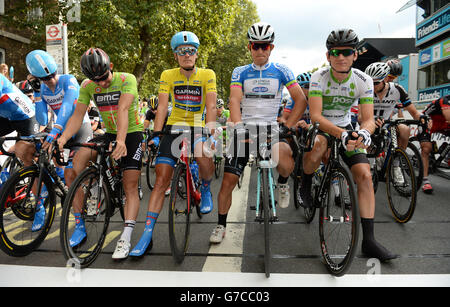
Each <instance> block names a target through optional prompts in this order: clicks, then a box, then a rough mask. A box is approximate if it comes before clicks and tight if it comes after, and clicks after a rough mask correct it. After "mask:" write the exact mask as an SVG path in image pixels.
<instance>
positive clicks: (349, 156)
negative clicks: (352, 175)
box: [318, 125, 370, 169]
mask: <svg viewBox="0 0 450 307" xmlns="http://www.w3.org/2000/svg"><path fill="white" fill-rule="evenodd" d="M341 128H342V129H345V130H347V131H350V130H353V127H352V125H348V126H346V127H341ZM318 134H319V135H322V136H323V137H325V138H326V139H327V142H328V147H330V144H331V137H330V135H329V134H328V133H325V132H323V131H321V130H319V133H318ZM339 154H340V156H341V158H342V160H344V162H345V164H347V166H348V167H349V168H350V169H351V168H352V167H353V165H355V164H358V163H365V164H370V163H369V159H368V158H367V151H366V150H365V149H356V150H353V151H346V150H345V149H344V147H342V146H341V147H340V149H339Z"/></svg>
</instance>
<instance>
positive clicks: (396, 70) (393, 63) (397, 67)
mask: <svg viewBox="0 0 450 307" xmlns="http://www.w3.org/2000/svg"><path fill="white" fill-rule="evenodd" d="M387 64H388V65H389V68H390V69H391V71H390V74H391V75H393V76H396V77H398V76H400V75H401V74H402V72H403V66H402V64H401V63H400V62H399V61H398V60H389V61H387Z"/></svg>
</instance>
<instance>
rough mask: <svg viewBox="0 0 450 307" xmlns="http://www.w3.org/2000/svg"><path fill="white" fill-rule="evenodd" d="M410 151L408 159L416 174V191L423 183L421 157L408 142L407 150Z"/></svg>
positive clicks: (416, 149)
mask: <svg viewBox="0 0 450 307" xmlns="http://www.w3.org/2000/svg"><path fill="white" fill-rule="evenodd" d="M408 149H410V150H411V151H412V155H408V157H410V160H411V163H412V165H413V168H414V169H416V170H417V172H416V171H415V173H416V189H417V191H418V190H419V189H420V187H421V186H422V182H423V161H422V155H421V154H420V151H419V149H418V148H417V146H416V145H414V144H413V143H412V142H411V141H409V142H408V147H407V150H408Z"/></svg>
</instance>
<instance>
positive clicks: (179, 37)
mask: <svg viewBox="0 0 450 307" xmlns="http://www.w3.org/2000/svg"><path fill="white" fill-rule="evenodd" d="M180 45H192V46H194V47H195V48H197V49H198V46H200V41H199V39H198V37H197V35H195V34H194V33H192V32H189V31H181V32H178V33H176V34H175V35H174V36H172V39H171V40H170V47H172V50H173V51H174V52H175V50H176V49H177V48H178V46H180Z"/></svg>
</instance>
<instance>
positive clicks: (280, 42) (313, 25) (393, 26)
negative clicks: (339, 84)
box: [252, 0, 416, 75]
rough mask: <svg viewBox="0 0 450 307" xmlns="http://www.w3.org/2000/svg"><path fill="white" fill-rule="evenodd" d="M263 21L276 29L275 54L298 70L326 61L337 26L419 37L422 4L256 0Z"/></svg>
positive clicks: (366, 33)
mask: <svg viewBox="0 0 450 307" xmlns="http://www.w3.org/2000/svg"><path fill="white" fill-rule="evenodd" d="M252 1H253V3H255V4H256V6H257V10H258V14H259V17H260V20H261V21H264V22H268V23H269V24H271V25H272V26H273V27H274V30H275V42H274V44H275V48H274V50H273V51H272V54H271V57H270V60H271V61H272V62H279V63H282V64H286V65H287V66H288V67H289V68H290V69H291V70H292V72H293V73H294V75H298V74H300V73H302V72H306V71H309V70H311V69H313V68H315V67H320V66H322V65H323V64H324V63H326V57H325V53H326V47H325V41H326V39H327V37H328V34H329V33H330V32H331V30H333V29H336V28H351V29H353V30H354V31H355V32H356V33H357V34H358V37H359V39H360V40H362V39H364V38H411V37H415V26H416V18H415V16H416V6H415V5H414V6H412V7H410V8H408V9H406V10H403V11H401V12H399V13H397V11H398V10H399V9H400V8H401V7H402V6H403V5H404V4H405V3H406V2H408V1H407V0H377V1H367V0H315V1H306V0H252Z"/></svg>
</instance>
